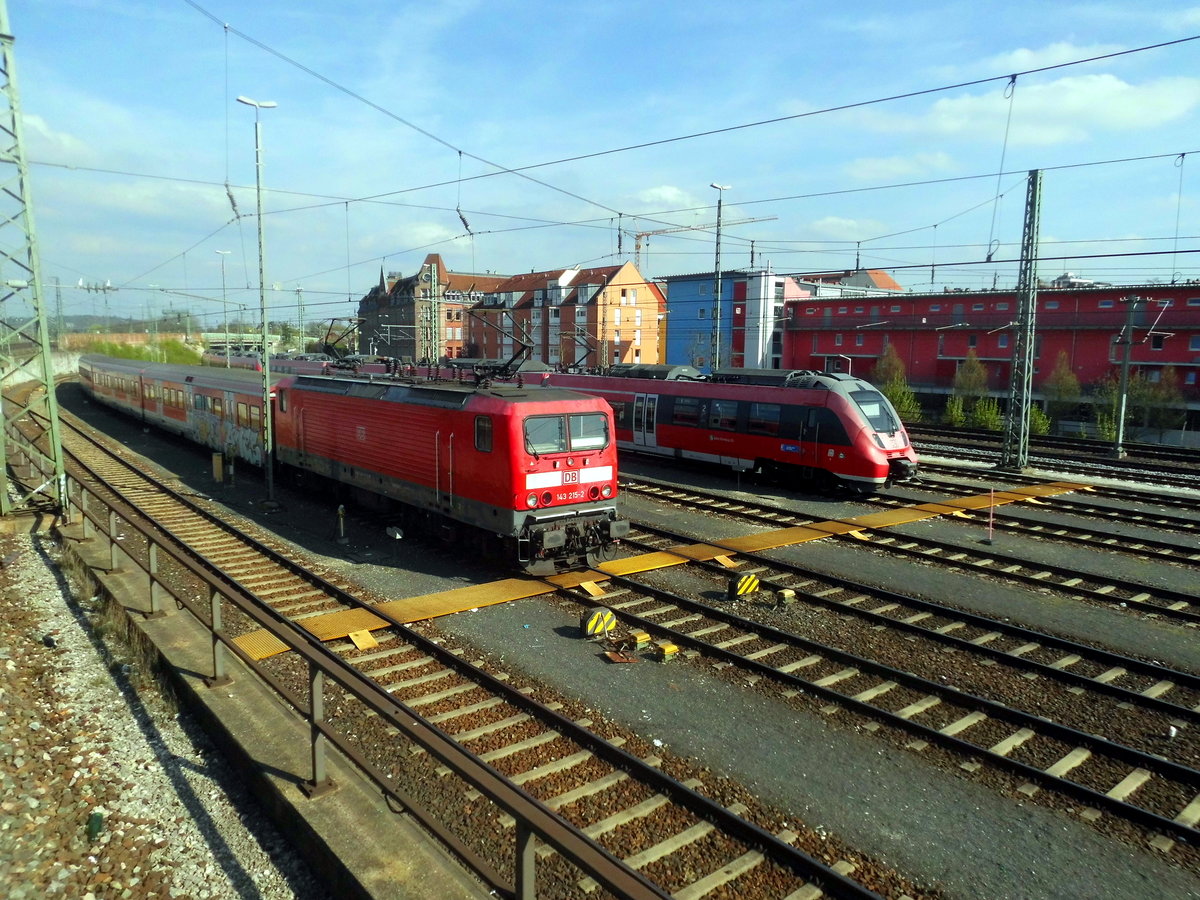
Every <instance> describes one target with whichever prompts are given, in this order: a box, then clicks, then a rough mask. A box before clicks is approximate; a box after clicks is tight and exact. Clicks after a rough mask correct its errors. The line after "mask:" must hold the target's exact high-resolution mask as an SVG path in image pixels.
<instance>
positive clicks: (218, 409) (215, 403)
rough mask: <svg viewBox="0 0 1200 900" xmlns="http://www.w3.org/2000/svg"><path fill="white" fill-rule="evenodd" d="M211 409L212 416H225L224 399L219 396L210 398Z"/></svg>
mask: <svg viewBox="0 0 1200 900" xmlns="http://www.w3.org/2000/svg"><path fill="white" fill-rule="evenodd" d="M212 411H213V415H214V416H221V417H224V416H225V401H224V400H223V399H221V398H220V397H213V398H212Z"/></svg>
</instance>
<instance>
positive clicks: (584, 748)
mask: <svg viewBox="0 0 1200 900" xmlns="http://www.w3.org/2000/svg"><path fill="white" fill-rule="evenodd" d="M68 425H70V422H69V417H65V416H64V426H68ZM63 435H64V443H65V445H66V448H67V452H68V454H69V459H70V464H71V465H72V467H75V468H77V469H78V468H86V469H87V470H88V473H89V474H88V475H87V477H90V478H94V479H96V480H99V481H102V482H103V484H104V485H105V488H104V490H106V491H111V492H113V494H114V495H120V496H121V497H124V498H126V499H127V500H128V501H129V502H133V503H135V504H136V505H137V506H138V507H139V508H140V509H141V510H143V511H144V512H145V514H146V516H147V518H148V519H149V520H150V521H151V522H152V523H153V526H154V527H155V528H157V529H158V530H160V531H161V532H162V533H163V534H167V535H172V536H173V537H174V538H175V540H176V541H178V542H179V543H180V544H181V545H182V546H183V547H185V548H187V549H188V552H189V553H191V554H193V555H194V557H195V559H196V560H197V561H198V563H199V564H200V565H202V566H203V567H204V568H205V569H206V570H208V571H209V572H210V573H212V574H213V575H214V576H216V577H219V578H221V579H225V580H228V582H230V583H231V584H233V585H236V586H237V588H238V589H239V590H241V591H244V592H247V593H249V594H252V595H253V596H255V597H257V598H258V599H259V601H261V603H262V604H263V606H264V607H266V608H267V609H269V610H271V612H272V614H273V615H275V616H277V617H279V618H280V619H282V620H286V621H288V622H291V623H295V624H296V625H298V626H300V627H302V628H304V629H306V630H307V631H309V632H310V633H312V634H313V635H315V638H317V639H321V640H324V641H325V643H324V647H325V649H326V651H327V652H329V653H332V654H337V655H338V656H339V657H340V659H341V660H342V661H344V662H345V663H346V664H348V665H350V666H352V667H354V668H355V669H356V670H358V671H360V672H361V673H363V674H365V675H367V676H369V677H370V678H371V679H373V680H374V682H375V683H377V684H378V685H379V686H380V687H381V688H382V689H383V690H384V691H386V693H387V695H388V696H390V697H391V698H392V700H393V701H394V702H395V703H396V704H397V706H398V707H399V708H400V709H401V710H403V711H404V714H405V715H406V716H409V715H411V716H412V717H413V719H414V722H419V723H420V724H421V726H422V727H423V728H428V729H432V730H434V731H436V732H437V733H439V734H443V735H445V736H446V737H448V738H449V739H451V740H453V741H454V742H456V743H457V744H458V745H460V746H461V747H463V748H465V749H467V750H468V751H470V753H471V754H473V755H474V757H476V758H477V759H478V760H479V761H481V762H482V763H485V764H486V765H487V766H489V767H491V768H492V769H493V770H494V771H495V772H496V773H498V774H499V775H500V776H501V777H502V778H503V779H504V780H505V781H506V782H507V783H508V784H509V785H511V786H513V787H515V788H518V789H519V790H520V791H522V792H525V793H527V794H528V795H530V796H531V797H533V798H534V800H535V802H537V803H540V804H541V805H542V807H544V808H545V809H546V810H548V811H550V812H551V813H552V814H553V815H554V816H556V817H557V821H558V827H559V828H561V829H562V830H563V831H564V832H567V831H569V832H571V833H572V834H574V835H576V836H578V837H579V838H581V839H583V840H585V841H586V842H588V843H590V844H594V845H595V846H596V847H597V849H598V852H599V853H601V854H602V855H604V856H605V857H606V858H607V859H609V860H610V861H614V862H618V863H619V864H620V865H622V866H623V867H624V869H625V871H627V872H628V873H629V878H630V883H631V884H637V885H640V886H641V893H640V894H639V895H640V896H667V895H671V896H675V897H684V898H693V900H699V898H703V897H706V896H709V895H711V894H713V893H714V892H722V891H723V892H730V891H732V892H733V893H734V894H739V895H747V896H759V895H770V896H779V897H790V898H794V900H802V898H816V897H819V896H826V895H828V896H839V897H869V896H877V895H876V894H875V893H874V892H873V891H872V889H871V886H870V885H869V884H864V883H862V882H861V881H859V880H857V879H856V878H854V877H852V876H853V874H854V873H855V871H856V870H861V872H862V874H863V875H864V876H865V877H867V878H868V880H870V879H876V880H879V879H883V880H886V879H887V878H894V876H890V875H887V874H881V873H886V870H885V868H884V867H879V866H874V865H864V863H863V861H862V860H861V858H859V857H855V859H856V860H857V861H856V862H852V861H850V860H849V859H841V860H839V859H833V860H831V861H829V862H824V861H822V860H821V859H818V858H817V856H816V855H813V854H810V853H808V852H806V851H805V850H804V849H802V846H803V845H804V844H806V843H809V842H811V843H812V845H813V846H814V847H821V848H826V847H828V846H829V844H828V842H827V841H826V839H825V838H824V837H822V836H811V835H805V834H802V833H798V832H797V831H796V830H791V829H790V828H788V827H784V825H783V822H784V821H785V817H784V816H782V815H780V814H778V813H775V812H772V811H771V810H769V809H766V808H763V807H762V806H761V804H758V803H757V801H755V800H754V799H753V797H752V796H751V795H749V794H748V793H746V792H744V791H739V790H737V789H736V788H735V787H731V786H729V785H727V784H724V783H722V782H719V781H716V780H714V777H713V776H711V775H707V776H706V774H705V773H703V772H701V771H699V770H697V771H696V772H693V773H691V774H688V773H687V772H681V773H680V774H679V777H676V776H675V775H673V774H670V773H669V772H668V771H667V770H668V769H671V770H672V771H678V770H680V768H681V767H680V766H679V764H678V763H671V764H670V765H668V761H667V760H664V759H663V758H662V757H661V756H660V755H659V754H657V753H656V752H655V748H654V747H653V745H652V744H650V743H648V742H646V741H644V740H641V739H639V738H638V737H637V736H636V735H633V734H629V733H624V732H621V731H620V729H617V728H615V727H614V726H612V725H609V724H607V723H604V722H594V721H592V719H591V718H590V717H588V716H587V715H585V714H584V713H583V712H582V710H580V709H578V708H575V705H573V704H571V703H570V702H569V701H566V700H563V699H561V698H556V697H552V698H550V699H548V700H547V702H541V700H540V699H539V698H540V697H542V696H544V695H545V694H546V691H545V690H544V689H543V688H541V687H540V686H539V685H537V684H533V683H521V682H520V680H519V679H516V678H513V677H512V676H511V674H510V673H508V672H506V671H504V670H503V668H502V667H499V666H497V665H496V664H495V663H493V662H490V661H488V660H486V659H477V660H476V659H470V658H468V657H469V656H470V654H468V653H466V652H465V651H464V650H463V648H461V647H455V646H453V645H452V644H450V642H448V641H446V640H444V639H440V638H438V637H430V636H426V635H425V634H423V633H422V631H421V630H420V629H417V628H413V627H410V626H409V625H407V624H406V623H405V622H404V621H403V620H402V618H398V617H395V616H393V615H390V614H389V613H387V612H385V611H384V610H383V609H382V608H381V607H380V606H379V605H378V604H377V603H376V601H377V600H378V599H379V598H376V597H372V596H369V595H365V594H364V593H363V592H361V591H357V590H356V589H355V588H354V587H353V586H352V585H350V584H348V583H346V582H344V581H338V580H336V579H333V578H331V577H329V576H328V575H327V574H326V573H324V572H321V571H314V570H313V569H311V568H310V567H307V566H305V565H304V564H302V563H300V562H299V561H296V560H294V559H292V558H291V553H290V551H289V549H288V548H287V547H286V546H284V544H283V542H282V541H279V540H278V539H274V538H272V537H271V536H269V535H258V536H256V535H254V534H252V533H251V531H252V530H253V529H252V528H250V527H247V526H239V525H237V524H235V523H231V522H229V521H226V519H227V518H228V514H227V512H225V511H223V510H222V509H220V508H218V507H217V506H216V505H215V504H210V503H209V502H208V501H206V500H205V499H204V498H202V497H198V496H194V495H193V496H188V495H185V494H184V493H181V492H178V491H174V490H171V489H169V488H168V487H166V486H165V485H163V484H162V483H160V482H158V481H157V480H155V479H154V478H153V477H152V475H151V473H150V472H148V471H147V470H146V467H144V466H139V465H138V464H137V463H136V462H135V461H132V460H129V459H128V455H127V454H126V455H125V456H124V458H118V457H117V456H114V449H113V448H108V447H105V446H104V445H103V442H101V441H98V440H96V439H94V438H92V437H91V436H89V435H87V434H85V433H84V432H81V431H77V430H75V429H73V428H68V427H64V429H63ZM115 452H116V453H117V454H119V453H120V450H119V448H116V449H115ZM125 536H126V535H125V533H124V531H123V530H121V527H120V526H117V531H116V533H114V534H113V535H112V537H113V539H114V540H116V541H121V540H122V539H123V538H124V537H125ZM131 549H133V548H131ZM133 552H134V553H136V552H137V550H136V549H133ZM175 574H178V577H181V578H182V577H185V576H186V573H185V572H183V571H182V570H181V571H180V572H178V573H173V572H171V571H169V570H168V567H166V566H160V567H159V577H161V578H163V579H168V578H172V577H173V576H174V575H175ZM197 599H200V598H199V597H198V598H197ZM372 619H374V620H376V621H378V620H379V619H382V620H383V622H382V623H381V624H383V625H384V627H383V628H370V627H367V628H366V629H365V630H366V631H367V632H368V634H369V636H364V635H363V634H362V632H363V630H364V629H363V628H361V627H357V626H356V624H355V623H357V624H358V625H361V624H362V623H363V622H364V621H367V620H372ZM334 620H338V621H340V623H341V624H334ZM347 622H349V623H350V624H347ZM224 627H225V629H226V630H227V631H228V632H229V633H230V634H231V635H239V634H240V635H241V636H242V638H243V639H244V642H243V643H242V644H241V646H242V648H243V650H244V652H245V654H246V658H247V660H248V661H251V662H254V661H256V659H258V658H260V657H261V660H260V661H259V663H258V664H259V665H261V667H262V670H263V672H264V674H265V675H266V676H267V677H269V679H270V680H272V681H273V682H274V683H276V684H279V685H281V686H283V687H284V688H285V689H290V690H292V691H295V692H301V691H302V690H303V689H304V686H305V685H306V684H307V683H308V680H309V678H310V677H311V673H310V671H309V669H308V667H307V665H306V663H305V662H304V661H303V660H301V659H300V658H299V657H298V656H297V655H296V654H293V653H280V654H278V655H270V651H271V649H272V648H270V647H269V646H268V647H267V648H266V650H265V651H264V650H261V649H260V648H259V646H258V645H257V644H256V641H257V640H258V638H257V630H256V629H255V623H254V622H252V621H250V620H248V619H246V618H245V617H240V616H237V615H235V614H227V616H226V619H225V622H224ZM268 644H269V642H268ZM324 709H325V716H326V720H327V722H328V725H329V727H330V728H332V729H335V730H336V731H337V732H338V733H339V735H341V736H342V737H343V738H344V739H345V740H347V741H348V742H350V743H352V744H353V746H354V747H355V748H356V752H357V757H358V758H357V759H356V761H357V762H359V764H360V765H361V766H363V767H364V768H365V769H366V770H368V771H371V772H375V773H381V775H382V778H383V779H384V783H385V784H387V785H388V787H389V789H390V790H392V791H394V792H396V794H397V795H398V796H399V797H402V798H403V801H404V806H405V807H406V808H408V809H409V810H410V811H413V812H414V814H415V815H416V816H417V817H418V818H419V819H420V820H421V821H422V822H423V823H424V824H425V825H426V827H428V828H429V829H430V830H431V831H433V832H434V833H435V834H437V835H438V836H439V838H440V839H441V840H442V842H443V843H444V844H445V845H446V846H447V847H448V848H449V849H450V850H451V851H452V852H454V853H456V854H457V855H458V856H459V857H460V858H461V859H463V860H464V861H465V862H467V864H468V865H470V866H471V867H472V868H473V869H475V871H477V872H479V873H480V874H481V876H482V877H484V878H485V880H487V881H488V882H489V883H491V884H494V885H496V886H497V887H499V888H503V886H504V885H507V884H511V883H512V879H513V878H514V876H515V873H514V872H513V871H512V870H511V860H512V859H513V858H514V848H515V845H516V844H517V842H518V841H519V840H520V828H519V827H518V823H516V822H515V821H514V820H513V819H512V818H511V817H507V816H505V815H502V814H499V813H498V811H497V808H496V807H495V806H494V805H491V804H487V803H481V802H479V795H478V792H477V791H475V790H474V789H472V787H471V786H470V785H469V784H467V783H466V782H463V781H461V780H459V779H455V778H452V777H449V776H450V772H449V770H448V769H447V768H446V767H445V766H443V765H440V764H439V761H438V759H437V758H435V756H434V755H433V754H432V753H429V752H426V751H425V750H424V749H423V748H422V747H421V746H419V745H418V744H415V743H414V742H413V741H412V740H410V739H409V738H408V737H406V736H405V735H403V734H399V733H397V732H396V731H395V730H394V729H391V728H390V727H388V726H386V725H385V724H384V723H383V722H382V720H381V719H380V717H379V716H377V715H374V714H373V713H372V711H371V710H370V709H368V708H366V707H364V706H363V705H362V704H361V703H358V702H357V701H355V700H354V699H353V698H351V697H349V696H348V695H347V694H346V693H345V692H343V691H340V690H338V689H337V688H336V687H334V688H332V689H329V690H327V691H326V694H325V699H324ZM682 768H685V769H686V767H682ZM788 821H792V820H788ZM538 857H539V873H540V877H539V883H540V885H541V889H540V890H539V893H538V896H539V897H542V896H545V897H549V898H553V897H557V896H575V895H577V894H578V893H579V892H583V891H588V890H590V889H592V888H593V887H594V886H595V885H594V883H593V882H592V880H591V879H590V876H588V875H587V874H586V873H581V871H580V870H579V869H578V868H576V867H575V866H574V865H572V864H571V863H569V862H568V861H567V860H566V859H565V858H563V857H561V856H560V855H558V854H556V853H555V852H554V850H553V849H552V848H551V847H549V845H543V846H542V847H541V848H539V850H538ZM610 887H611V885H610Z"/></svg>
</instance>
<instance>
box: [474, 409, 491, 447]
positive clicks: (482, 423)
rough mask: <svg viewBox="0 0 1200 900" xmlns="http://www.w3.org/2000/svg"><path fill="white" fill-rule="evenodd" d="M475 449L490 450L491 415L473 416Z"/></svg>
mask: <svg viewBox="0 0 1200 900" xmlns="http://www.w3.org/2000/svg"><path fill="white" fill-rule="evenodd" d="M475 449H476V450H478V451H479V452H480V453H491V452H492V417H491V416H476V417H475Z"/></svg>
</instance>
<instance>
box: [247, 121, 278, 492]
mask: <svg viewBox="0 0 1200 900" xmlns="http://www.w3.org/2000/svg"><path fill="white" fill-rule="evenodd" d="M237 102H238V103H245V104H246V105H247V106H253V107H254V169H255V194H256V196H257V199H258V307H259V312H260V313H261V315H262V426H263V469H264V470H265V471H266V473H267V502H268V503H272V504H273V503H274V502H275V472H274V470H273V463H274V459H273V453H272V451H273V450H274V447H273V446H272V440H271V352H270V333H269V325H268V318H267V276H266V260H265V258H264V256H263V208H262V170H263V159H262V123H261V122H260V121H259V117H258V112H259V110H262V109H274V108H275V107H276V106H277V105H278V104H277V103H275V101H274V100H263V101H258V100H251V99H250V98H249V97H238V98H237Z"/></svg>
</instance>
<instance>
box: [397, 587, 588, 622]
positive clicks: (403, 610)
mask: <svg viewBox="0 0 1200 900" xmlns="http://www.w3.org/2000/svg"><path fill="white" fill-rule="evenodd" d="M589 580H593V581H594V580H595V579H594V578H593V579H589ZM546 593H549V588H547V587H546V582H545V581H542V580H541V579H540V578H505V579H503V580H502V581H492V582H489V583H488V584H475V585H471V586H470V587H464V588H455V589H454V590H452V591H441V592H439V593H436V594H425V595H424V596H421V597H408V598H406V599H403V600H388V601H387V602H386V603H380V604H379V605H378V606H377V607H376V609H379V610H381V611H383V612H386V613H387V614H388V615H390V616H394V617H395V618H397V619H399V620H400V621H401V622H406V623H407V622H418V621H420V620H421V619H432V618H435V617H436V616H445V615H448V614H450V613H455V612H462V611H463V610H466V609H476V608H477V607H480V606H494V605H495V604H497V603H507V602H508V601H510V600H522V599H524V598H525V597H536V596H537V595H538V594H546Z"/></svg>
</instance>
